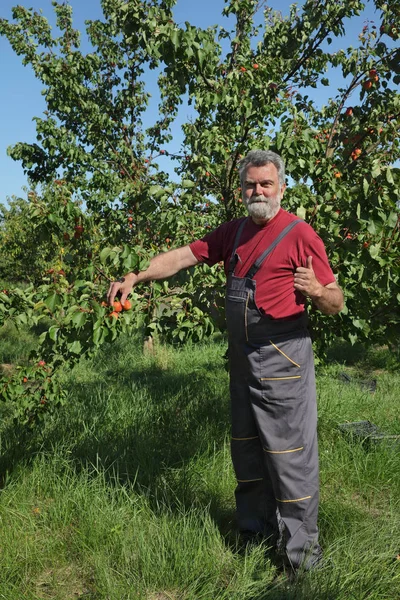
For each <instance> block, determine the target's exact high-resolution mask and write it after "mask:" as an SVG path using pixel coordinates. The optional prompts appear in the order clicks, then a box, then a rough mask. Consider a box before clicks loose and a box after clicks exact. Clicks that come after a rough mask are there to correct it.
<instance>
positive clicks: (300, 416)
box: [108, 150, 343, 571]
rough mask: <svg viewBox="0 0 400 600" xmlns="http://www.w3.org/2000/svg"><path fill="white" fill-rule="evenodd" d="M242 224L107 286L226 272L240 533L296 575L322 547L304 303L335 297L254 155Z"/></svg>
mask: <svg viewBox="0 0 400 600" xmlns="http://www.w3.org/2000/svg"><path fill="white" fill-rule="evenodd" d="M239 174H240V179H241V186H242V193H243V201H244V202H245V205H246V207H247V211H248V215H249V216H248V217H243V218H240V219H235V220H233V221H229V222H227V223H223V224H222V225H220V226H219V227H218V228H217V229H215V230H214V231H212V232H211V233H209V234H208V235H206V236H205V237H204V238H203V239H201V240H197V241H194V242H193V243H191V244H190V245H188V246H184V247H181V248H177V249H175V250H171V251H170V252H167V253H163V254H160V255H158V256H156V257H155V258H153V259H152V260H151V262H150V266H149V267H148V269H147V270H146V271H143V272H139V273H129V274H128V275H125V277H123V278H122V279H121V280H120V281H119V282H114V283H113V284H111V286H110V289H109V291H108V300H109V303H110V304H112V301H113V299H114V297H115V296H116V295H117V294H120V295H121V301H122V302H123V301H124V300H125V298H126V297H127V295H128V294H129V292H130V291H131V289H132V288H133V286H135V285H137V284H138V283H141V282H145V281H150V280H155V279H165V278H167V277H170V276H172V275H174V274H175V273H177V272H178V271H179V270H181V269H185V268H188V267H192V266H194V265H196V264H198V263H200V262H205V263H207V264H208V265H214V264H216V263H217V262H219V261H223V263H224V267H225V272H226V276H227V288H226V321H227V329H228V340H229V363H230V396H231V419H232V438H231V455H232V461H233V466H234V470H235V474H236V479H237V487H236V490H235V497H236V511H237V522H238V527H239V530H240V531H241V533H242V534H243V536H244V537H245V538H250V537H251V536H254V537H257V538H259V537H261V538H265V539H266V540H268V544H269V545H270V546H271V547H275V546H276V545H277V544H278V543H279V545H280V546H281V547H283V548H284V557H285V561H286V563H287V564H288V565H290V567H291V568H292V569H293V570H294V571H296V570H297V569H299V568H302V569H306V570H308V569H311V568H313V567H314V566H316V565H317V564H318V563H319V562H320V559H321V554H322V551H321V548H320V545H319V543H318V527H317V516H318V502H319V476H318V449H317V407H316V388H315V374H314V364H313V352H312V345H311V339H310V335H309V331H308V328H307V312H306V300H307V298H309V299H310V300H311V301H312V302H313V304H314V305H315V306H316V307H317V308H318V309H319V310H320V311H322V312H323V313H324V314H336V313H338V312H339V311H340V310H342V308H343V294H342V291H341V289H340V287H339V286H338V285H337V283H336V281H335V276H334V274H333V272H332V270H331V267H330V266H329V262H328V259H327V256H326V252H325V248H324V245H323V242H322V240H321V239H320V237H319V236H318V235H317V234H316V233H315V231H314V230H313V229H312V227H310V226H309V225H308V224H307V223H305V222H304V221H302V220H300V219H298V218H297V217H296V216H295V215H292V214H290V213H288V212H286V211H285V210H283V209H282V208H281V206H280V205H281V200H282V198H283V195H284V191H285V187H286V185H285V167H284V163H283V161H282V159H281V158H280V156H278V155H277V154H275V153H274V152H270V151H262V150H253V151H251V152H249V153H248V154H247V156H246V157H245V158H244V159H243V160H242V161H241V163H240V166H239Z"/></svg>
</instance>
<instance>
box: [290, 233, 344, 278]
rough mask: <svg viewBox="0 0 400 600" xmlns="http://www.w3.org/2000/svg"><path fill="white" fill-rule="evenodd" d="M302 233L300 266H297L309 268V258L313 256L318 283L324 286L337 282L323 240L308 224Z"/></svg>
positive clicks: (299, 246) (299, 247) (313, 266)
mask: <svg viewBox="0 0 400 600" xmlns="http://www.w3.org/2000/svg"><path fill="white" fill-rule="evenodd" d="M301 233H302V235H301V236H300V239H299V245H298V252H299V254H298V259H297V260H298V262H299V264H298V265H297V266H301V267H305V266H307V257H308V256H312V268H313V270H314V273H315V276H316V278H317V279H318V281H319V282H320V283H321V284H322V285H324V286H325V285H328V284H329V283H333V282H335V281H336V277H335V275H334V273H333V271H332V268H331V266H330V264H329V259H328V256H327V254H326V250H325V245H324V242H323V241H322V239H321V238H320V237H319V235H318V234H317V233H316V232H315V231H314V229H313V228H312V227H310V226H309V225H307V224H304V226H303V227H302V230H301Z"/></svg>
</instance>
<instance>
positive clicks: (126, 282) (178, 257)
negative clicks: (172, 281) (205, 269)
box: [107, 246, 199, 306]
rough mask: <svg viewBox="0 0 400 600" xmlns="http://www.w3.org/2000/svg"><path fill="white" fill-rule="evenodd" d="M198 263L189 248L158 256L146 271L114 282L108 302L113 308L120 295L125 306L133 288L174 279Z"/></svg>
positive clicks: (108, 294) (185, 247)
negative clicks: (157, 280)
mask: <svg viewBox="0 0 400 600" xmlns="http://www.w3.org/2000/svg"><path fill="white" fill-rule="evenodd" d="M198 262H199V261H198V260H197V258H196V257H195V256H194V254H193V252H192V251H191V249H190V247H189V246H182V247H181V248H176V249H174V250H170V251H169V252H163V253H162V254H158V255H157V256H155V257H154V258H152V259H151V261H150V264H149V266H148V268H147V269H146V271H140V272H139V273H128V274H127V275H124V277H121V280H119V281H113V282H112V283H111V285H110V287H109V289H108V292H107V301H108V303H109V305H110V306H112V303H113V301H114V298H115V296H116V295H117V294H120V296H121V303H122V304H123V303H124V302H125V300H126V299H127V297H128V295H129V294H130V292H131V291H132V288H133V287H135V286H136V285H137V284H138V283H142V282H145V281H153V280H155V279H168V277H172V275H175V273H178V271H181V270H182V269H188V268H189V267H194V266H195V265H197V264H198Z"/></svg>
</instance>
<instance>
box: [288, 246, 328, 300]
mask: <svg viewBox="0 0 400 600" xmlns="http://www.w3.org/2000/svg"><path fill="white" fill-rule="evenodd" d="M294 287H295V289H296V290H298V291H299V292H301V293H302V294H303V295H304V296H308V297H309V298H319V296H321V293H322V289H323V285H321V284H320V282H319V281H318V279H317V278H316V277H315V273H314V269H313V267H312V256H308V257H307V264H306V266H305V267H297V269H296V272H295V274H294Z"/></svg>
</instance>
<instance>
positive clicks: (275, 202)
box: [243, 194, 281, 221]
mask: <svg viewBox="0 0 400 600" xmlns="http://www.w3.org/2000/svg"><path fill="white" fill-rule="evenodd" d="M243 200H244V202H245V203H246V208H247V212H248V213H249V215H250V217H252V218H254V219H256V220H262V221H269V220H270V219H272V218H273V217H274V216H275V215H276V214H277V212H278V210H279V207H280V205H281V199H280V195H279V194H277V195H276V196H271V197H270V198H266V197H265V196H263V195H260V196H252V197H251V198H249V199H247V198H243Z"/></svg>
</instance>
